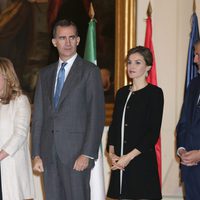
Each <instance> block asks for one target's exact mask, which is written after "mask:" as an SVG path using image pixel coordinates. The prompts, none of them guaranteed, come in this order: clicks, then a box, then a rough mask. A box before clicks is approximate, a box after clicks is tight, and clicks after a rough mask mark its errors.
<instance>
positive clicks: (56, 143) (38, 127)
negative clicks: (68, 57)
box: [32, 56, 104, 166]
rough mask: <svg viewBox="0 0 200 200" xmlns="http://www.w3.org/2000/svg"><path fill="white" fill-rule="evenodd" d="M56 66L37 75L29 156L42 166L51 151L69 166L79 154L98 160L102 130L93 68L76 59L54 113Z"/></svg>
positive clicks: (96, 71)
mask: <svg viewBox="0 0 200 200" xmlns="http://www.w3.org/2000/svg"><path fill="white" fill-rule="evenodd" d="M57 65H58V63H54V64H51V65H49V66H47V67H46V68H43V69H42V70H41V71H40V74H39V79H38V83H37V87H36V93H35V98H34V112H33V120H32V156H33V157H34V156H37V155H39V156H40V157H41V158H42V160H43V162H44V164H45V163H46V164H47V163H48V162H51V159H52V156H53V153H54V150H55V149H56V152H57V154H58V156H59V158H60V159H61V161H62V162H63V163H64V164H66V165H70V166H73V164H74V162H75V160H76V159H77V157H78V156H79V155H81V154H84V155H88V156H91V157H93V158H95V159H96V158H97V157H98V149H99V145H100V141H101V136H102V132H103V127H104V96H103V88H102V83H101V77H100V72H99V69H98V67H97V66H95V65H94V64H92V63H90V62H87V61H85V60H83V59H82V58H81V57H79V56H77V58H76V59H75V61H74V63H73V65H72V68H71V70H70V72H69V74H68V77H67V79H66V80H65V83H64V86H63V89H62V92H61V96H60V99H59V103H58V107H57V110H55V109H54V106H53V95H54V85H55V79H56V71H57Z"/></svg>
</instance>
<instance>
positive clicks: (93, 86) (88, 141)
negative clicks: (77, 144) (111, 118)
mask: <svg viewBox="0 0 200 200" xmlns="http://www.w3.org/2000/svg"><path fill="white" fill-rule="evenodd" d="M86 99H87V105H86V106H87V110H88V111H87V126H86V136H85V139H84V143H83V146H82V154H84V155H87V156H90V157H93V158H95V159H96V158H97V157H98V150H99V146H100V143H101V137H102V133H103V128H104V122H105V113H104V93H103V87H102V82H101V76H100V71H99V69H98V68H97V67H92V68H91V70H90V72H89V74H88V77H87V81H86Z"/></svg>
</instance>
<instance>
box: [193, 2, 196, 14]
mask: <svg viewBox="0 0 200 200" xmlns="http://www.w3.org/2000/svg"><path fill="white" fill-rule="evenodd" d="M193 12H196V1H195V0H193Z"/></svg>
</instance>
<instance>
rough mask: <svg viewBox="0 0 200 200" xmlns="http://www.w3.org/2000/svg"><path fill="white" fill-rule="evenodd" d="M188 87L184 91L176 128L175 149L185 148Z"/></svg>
mask: <svg viewBox="0 0 200 200" xmlns="http://www.w3.org/2000/svg"><path fill="white" fill-rule="evenodd" d="M189 91H190V86H189V88H188V89H187V91H186V96H185V98H184V102H183V105H182V110H181V115H180V119H179V121H178V124H177V126H176V146H177V149H178V148H179V147H183V148H184V147H185V134H186V128H187V116H188V105H189V97H190V94H189V93H190V92H189Z"/></svg>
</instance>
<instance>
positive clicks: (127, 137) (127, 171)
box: [107, 46, 164, 200]
mask: <svg viewBox="0 0 200 200" xmlns="http://www.w3.org/2000/svg"><path fill="white" fill-rule="evenodd" d="M152 62H153V58H152V54H151V52H150V50H149V49H148V48H145V47H142V46H138V47H135V48H132V49H130V50H129V51H128V55H127V73H128V76H129V78H130V79H131V80H132V82H133V83H132V84H131V85H128V86H124V87H122V88H121V89H119V90H118V92H117V95H116V99H115V107H114V112H113V119H112V123H111V126H110V128H109V132H108V152H109V158H110V159H111V162H112V167H111V170H112V171H111V179H110V185H109V189H108V195H107V196H108V197H110V198H113V199H153V200H159V199H162V195H161V188H160V182H159V175H158V167H157V160H156V152H155V144H156V142H157V140H158V138H159V134H160V127H161V121H162V113H163V102H164V99H163V92H162V90H161V88H159V87H157V86H154V85H152V84H149V83H147V81H146V76H147V75H148V71H149V70H150V69H151V66H152Z"/></svg>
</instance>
